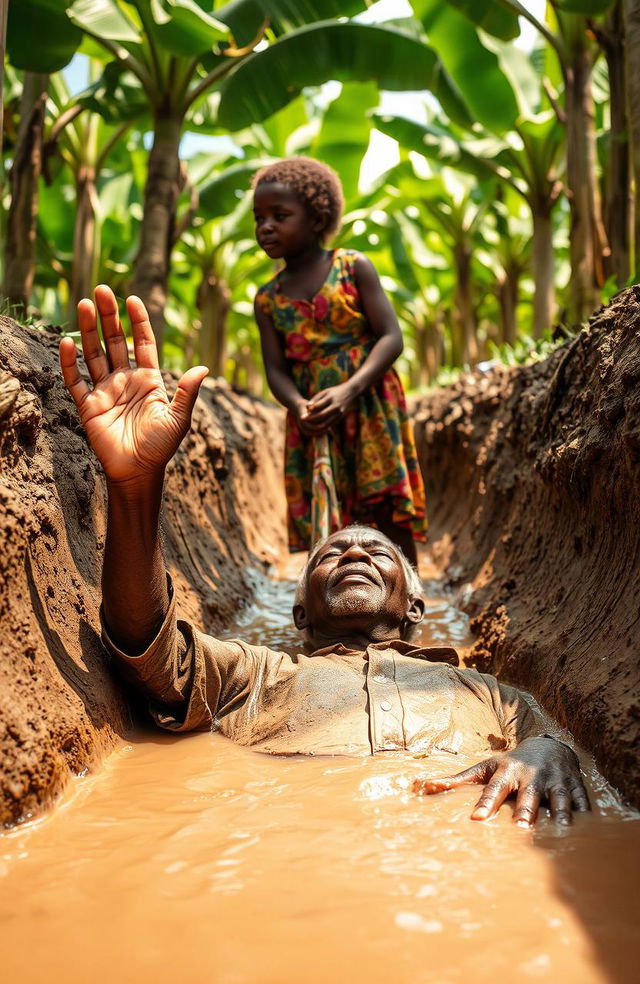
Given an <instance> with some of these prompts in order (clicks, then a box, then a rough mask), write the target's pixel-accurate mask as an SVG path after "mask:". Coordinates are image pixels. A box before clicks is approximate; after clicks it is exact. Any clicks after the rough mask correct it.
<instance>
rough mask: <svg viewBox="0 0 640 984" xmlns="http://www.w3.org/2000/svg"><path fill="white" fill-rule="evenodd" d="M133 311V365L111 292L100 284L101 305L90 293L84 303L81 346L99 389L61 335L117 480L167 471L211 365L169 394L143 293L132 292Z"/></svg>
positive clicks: (81, 404) (83, 411)
mask: <svg viewBox="0 0 640 984" xmlns="http://www.w3.org/2000/svg"><path fill="white" fill-rule="evenodd" d="M96 308H97V312H96ZM127 313H128V315H129V319H130V321H131V330H132V333H133V348H134V353H135V366H131V365H130V362H129V356H128V352H127V341H126V338H125V335H124V332H123V330H122V326H121V324H120V317H119V314H118V305H117V302H116V298H115V295H114V293H113V291H112V290H111V289H110V288H109V287H106V286H104V285H101V286H99V287H96V289H95V304H94V303H93V301H91V300H89V299H87V298H85V299H84V300H82V301H80V303H79V304H78V322H79V325H80V334H81V337H82V351H83V354H84V360H85V363H86V365H87V369H88V371H89V375H90V377H91V382H92V383H93V389H91V388H90V387H89V386H88V385H87V383H86V382H85V381H84V379H83V378H82V377H81V375H80V372H79V370H78V362H77V358H76V347H75V344H74V342H73V339H71V338H63V339H62V341H61V342H60V365H61V367H62V375H63V377H64V381H65V384H66V386H67V388H68V390H69V392H70V393H71V396H72V397H73V399H74V402H75V404H76V407H77V408H78V413H79V415H80V420H81V422H82V425H83V426H84V428H85V430H86V432H87V437H88V438H89V442H90V444H91V447H92V448H93V450H94V452H95V454H96V456H97V457H98V460H99V461H100V464H101V465H102V467H103V468H104V471H105V474H106V476H107V478H108V479H109V480H110V481H112V482H118V483H120V482H129V481H132V480H133V481H137V480H140V479H143V480H144V479H145V478H149V477H151V476H154V477H157V476H158V475H160V474H161V473H162V472H163V470H164V468H165V467H166V465H167V464H168V462H169V461H170V460H171V458H172V457H173V455H174V454H175V452H176V451H177V449H178V446H179V445H180V442H181V441H182V439H183V438H184V436H185V435H186V433H187V431H188V430H189V426H190V424H191V414H192V411H193V407H194V404H195V402H196V399H197V396H198V391H199V389H200V386H201V384H202V381H203V379H204V378H205V376H206V375H207V372H208V370H207V369H206V367H205V366H195V367H194V368H193V369H189V370H188V371H187V372H186V373H185V374H184V376H183V377H182V379H181V380H180V381H179V383H178V388H177V390H176V394H175V396H174V398H173V400H171V401H169V398H168V396H167V392H166V390H165V387H164V382H163V380H162V375H161V373H160V369H159V367H158V351H157V347H156V342H155V338H154V335H153V331H152V328H151V324H150V322H149V315H148V314H147V310H146V308H145V306H144V304H143V303H142V301H141V300H140V298H138V297H128V298H127ZM98 317H99V320H100V326H101V329H102V336H103V338H104V348H103V345H102V342H101V340H100V334H99V332H98Z"/></svg>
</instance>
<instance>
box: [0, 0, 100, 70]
mask: <svg viewBox="0 0 640 984" xmlns="http://www.w3.org/2000/svg"><path fill="white" fill-rule="evenodd" d="M66 8H67V0H17V2H13V3H10V4H9V13H8V19H7V52H8V55H9V61H10V63H11V64H12V65H13V67H14V68H20V69H24V70H25V71H30V72H43V73H46V74H50V73H51V72H57V71H59V70H60V69H61V68H64V66H65V65H67V64H68V63H69V62H70V61H71V59H72V57H73V55H74V54H75V52H76V51H77V50H78V47H79V46H80V42H81V40H82V31H81V30H80V29H79V28H78V27H75V26H74V25H73V24H72V23H71V21H70V20H69V18H68V16H67V13H66ZM34 25H37V36H38V43H37V44H34Z"/></svg>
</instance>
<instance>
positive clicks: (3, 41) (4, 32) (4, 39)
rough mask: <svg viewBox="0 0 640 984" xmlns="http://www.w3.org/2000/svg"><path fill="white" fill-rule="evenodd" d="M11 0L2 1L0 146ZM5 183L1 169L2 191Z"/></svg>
mask: <svg viewBox="0 0 640 984" xmlns="http://www.w3.org/2000/svg"><path fill="white" fill-rule="evenodd" d="M8 11H9V0H0V146H1V145H2V135H3V133H4V56H5V53H6V50H7V13H8ZM3 182H4V168H0V189H2V185H3Z"/></svg>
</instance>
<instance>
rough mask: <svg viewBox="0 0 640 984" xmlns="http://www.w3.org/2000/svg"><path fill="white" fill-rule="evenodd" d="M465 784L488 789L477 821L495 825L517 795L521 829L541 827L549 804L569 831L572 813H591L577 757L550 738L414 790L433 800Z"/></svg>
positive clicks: (419, 782)
mask: <svg viewBox="0 0 640 984" xmlns="http://www.w3.org/2000/svg"><path fill="white" fill-rule="evenodd" d="M465 783H480V784H482V785H484V787H485V788H484V790H483V792H482V795H481V797H480V799H479V800H478V802H477V803H476V805H475V807H474V810H473V813H472V814H471V819H472V820H490V819H491V818H492V817H494V816H495V815H496V813H497V812H498V810H499V809H500V807H501V806H502V804H503V803H504V801H505V800H506V799H507V797H509V796H511V795H514V796H515V807H514V811H513V820H514V822H515V823H517V824H519V825H520V826H521V827H531V826H532V825H533V824H534V823H535V822H536V819H537V816H538V811H539V809H540V806H541V804H542V803H543V802H546V803H547V805H548V807H549V811H550V813H551V817H552V818H553V820H555V822H556V823H559V824H562V825H564V826H567V825H568V824H570V823H571V820H572V812H571V811H572V810H574V809H575V810H577V811H578V812H579V813H584V812H586V811H587V810H589V808H590V807H589V798H588V796H587V793H586V790H585V788H584V785H583V783H582V779H581V776H580V764H579V762H578V758H577V756H576V753H575V752H574V751H573V749H571V748H569V746H568V745H565V744H564V743H563V742H560V741H556V740H555V739H554V738H551V737H549V736H548V735H541V736H539V737H531V738H525V740H524V741H522V742H521V743H520V744H519V745H518V747H517V748H514V749H512V750H511V751H510V752H499V753H498V754H497V755H492V756H491V758H488V759H483V761H482V762H477V763H476V765H472V766H471V767H470V768H469V769H465V770H464V771H463V772H458V773H456V775H454V776H446V777H443V778H441V779H416V780H415V781H414V783H413V786H412V789H413V792H414V793H421V794H425V795H430V794H433V793H442V792H446V791H447V790H448V789H455V788H456V787H457V786H462V785H464V784H465Z"/></svg>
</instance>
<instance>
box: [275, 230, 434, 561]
mask: <svg viewBox="0 0 640 984" xmlns="http://www.w3.org/2000/svg"><path fill="white" fill-rule="evenodd" d="M357 257H358V253H357V252H355V251H354V250H350V249H336V250H334V251H333V262H332V265H331V269H330V271H329V274H328V276H327V279H326V280H325V282H324V284H323V286H322V287H321V289H320V290H319V292H318V293H317V294H316V295H315V297H314V298H313V300H312V301H307V300H304V299H294V298H291V297H287V296H286V294H283V293H282V291H281V289H280V283H279V279H278V276H277V275H276V276H275V277H274V278H273V280H270V281H269V283H267V284H265V285H264V287H261V288H260V290H259V291H258V294H257V303H258V306H259V308H260V310H261V311H262V312H263V313H265V314H267V315H269V317H270V318H271V319H272V321H273V324H274V326H275V328H276V330H277V331H278V332H279V333H280V334H281V335H282V338H283V340H284V354H285V358H286V360H287V363H288V366H289V369H290V372H291V376H292V379H293V381H294V383H295V386H296V388H297V389H298V392H299V393H301V394H302V396H304V397H306V398H310V397H312V396H314V395H315V394H316V393H318V392H319V391H320V390H323V389H327V388H328V387H329V386H336V385H337V384H338V383H342V382H344V381H345V380H346V379H348V378H349V377H350V376H352V375H353V373H354V372H355V371H356V370H357V369H359V368H360V366H361V365H362V364H363V362H364V361H365V359H366V358H367V356H368V354H369V352H370V351H371V349H372V348H373V346H374V344H375V342H376V336H375V335H374V334H373V332H372V331H371V328H370V327H369V324H368V322H367V319H366V317H365V315H364V312H363V310H362V306H361V302H360V296H359V294H358V288H357V286H356V278H355V270H354V265H355V261H356V259H357ZM329 448H330V455H331V465H332V470H333V477H334V481H335V486H336V490H337V493H338V498H339V500H340V506H341V521H342V525H343V526H348V525H349V523H354V522H362V523H370V522H371V508H370V507H372V506H374V505H376V504H378V503H381V502H384V501H390V503H391V505H392V509H393V521H394V523H396V524H398V525H400V526H405V527H407V528H411V530H412V532H413V537H414V539H416V540H424V539H425V530H426V526H427V524H426V518H425V498H424V486H423V483H422V476H421V474H420V467H419V465H418V458H417V455H416V447H415V442H414V438H413V429H412V425H411V421H410V420H409V418H408V417H407V409H406V401H405V396H404V392H403V389H402V384H401V382H400V379H399V378H398V374H397V373H396V371H395V369H389V370H387V372H386V373H385V374H384V376H383V377H382V379H380V380H379V381H378V382H377V383H376V384H375V385H374V386H370V387H369V389H367V390H365V392H364V393H362V394H361V395H360V396H359V397H358V399H357V400H356V401H355V402H354V404H353V407H352V408H350V409H349V410H348V411H347V413H346V414H345V416H344V418H343V419H342V420H341V421H340V423H339V424H338V425H336V426H335V427H333V428H332V429H331V430H330V431H329ZM313 463H314V441H313V439H312V438H307V437H305V436H304V434H302V433H301V432H300V429H299V428H298V425H297V423H296V420H295V418H294V416H293V415H292V414H291V413H289V414H287V424H286V450H285V486H286V494H287V501H288V503H289V547H290V549H291V550H292V551H296V550H307V549H308V548H309V545H310V538H311V512H312V495H311V488H312V478H313Z"/></svg>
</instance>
